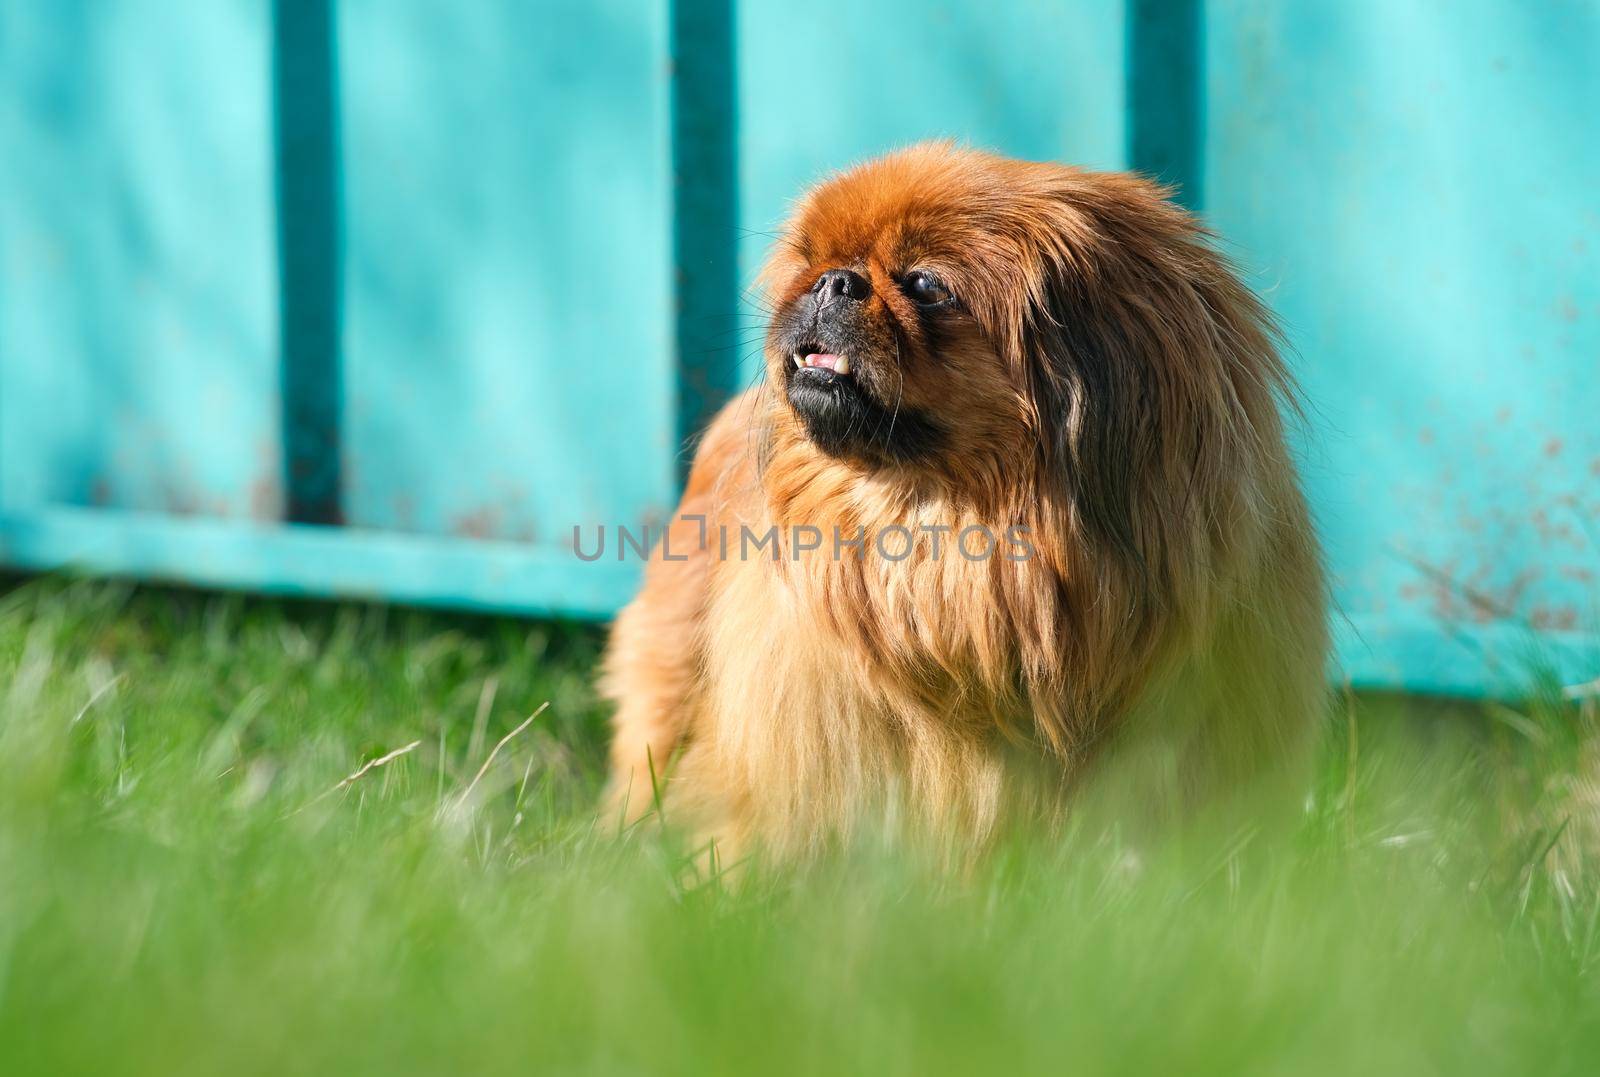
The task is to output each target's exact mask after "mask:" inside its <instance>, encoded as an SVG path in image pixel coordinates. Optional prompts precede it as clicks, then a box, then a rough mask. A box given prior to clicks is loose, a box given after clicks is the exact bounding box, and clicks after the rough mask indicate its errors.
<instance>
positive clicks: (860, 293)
mask: <svg viewBox="0 0 1600 1077" xmlns="http://www.w3.org/2000/svg"><path fill="white" fill-rule="evenodd" d="M811 291H812V292H813V293H814V294H815V295H816V297H817V306H819V307H825V306H827V305H828V304H829V303H832V302H833V301H834V300H835V299H865V298H867V296H869V295H871V294H872V285H871V284H869V283H868V282H867V278H866V277H863V276H862V275H861V274H860V273H856V272H854V271H852V270H849V269H830V270H828V271H827V272H826V273H824V274H823V275H822V276H820V277H818V278H817V283H815V284H813V285H812V286H811Z"/></svg>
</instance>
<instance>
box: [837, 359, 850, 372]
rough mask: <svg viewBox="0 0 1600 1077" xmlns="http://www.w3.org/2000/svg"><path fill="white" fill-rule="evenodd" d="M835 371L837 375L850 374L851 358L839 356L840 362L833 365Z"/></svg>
mask: <svg viewBox="0 0 1600 1077" xmlns="http://www.w3.org/2000/svg"><path fill="white" fill-rule="evenodd" d="M833 370H834V373H836V374H848V373H850V357H849V356H848V355H841V356H839V361H838V362H837V363H835V364H834V365H833Z"/></svg>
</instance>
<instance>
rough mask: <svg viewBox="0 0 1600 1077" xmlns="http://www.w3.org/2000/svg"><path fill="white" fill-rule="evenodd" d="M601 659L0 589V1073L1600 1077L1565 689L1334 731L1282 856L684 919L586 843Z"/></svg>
mask: <svg viewBox="0 0 1600 1077" xmlns="http://www.w3.org/2000/svg"><path fill="white" fill-rule="evenodd" d="M599 646H600V637H599V635H598V634H597V633H595V632H593V631H591V630H588V629H582V628H576V627H570V626H550V625H529V624H526V623H519V622H512V621H506V620H492V619H467V618H451V617H445V616H439V615H431V614H421V613H414V612H403V611H397V610H385V609H382V608H379V607H355V606H326V605H313V604H303V605H302V604H284V603H275V602H269V601H264V600H245V599H239V598H231V597H217V596H207V595H197V594H191V593H184V592H173V591H162V590H145V589H134V588H131V587H128V586H125V585H120V584H110V583H94V582H63V581H37V582H26V583H20V584H13V585H11V586H10V587H9V588H8V589H6V590H5V591H4V592H3V593H0V1072H4V1073H6V1074H23V1073H52V1074H54V1073H77V1072H83V1073H89V1072H93V1073H97V1074H103V1073H150V1074H175V1073H177V1074H184V1073H193V1074H215V1073H224V1072H226V1073H263V1074H285V1073H360V1072H374V1073H376V1072H383V1073H411V1072H417V1073H490V1072H518V1073H528V1072H561V1073H567V1072H580V1073H612V1072H678V1073H696V1074H700V1073H752V1072H763V1073H765V1072H779V1073H781V1072H812V1073H838V1072H870V1073H900V1074H925V1073H937V1072H952V1073H970V1072H1005V1071H1009V1070H1018V1071H1028V1072H1038V1071H1050V1072H1061V1071H1063V1070H1067V1069H1070V1070H1073V1071H1081V1072H1123V1073H1147V1072H1172V1071H1182V1072H1215V1073H1241V1072H1272V1073H1280V1072H1327V1073H1336V1072H1337V1073H1351V1072H1362V1073H1366V1072H1375V1071H1376V1072H1397V1073H1408V1074H1409V1073H1417V1072H1438V1073H1452V1074H1455V1073H1479V1072H1540V1073H1559V1072H1574V1073H1577V1072H1592V1071H1593V1070H1594V1067H1595V1065H1596V1059H1600V990H1597V983H1596V974H1597V964H1600V886H1597V870H1596V868H1597V864H1596V859H1595V855H1596V854H1595V840H1596V837H1597V835H1600V829H1597V825H1596V824H1597V819H1596V815H1595V810H1596V809H1595V804H1596V800H1595V797H1596V788H1595V786H1594V785H1593V784H1591V783H1592V781H1593V778H1594V777H1595V775H1596V770H1595V763H1596V760H1595V758H1594V755H1593V747H1592V745H1593V743H1594V742H1593V741H1592V739H1591V732H1592V729H1591V727H1592V725H1593V723H1594V720H1595V715H1594V714H1593V712H1592V710H1590V711H1585V710H1584V709H1583V708H1581V707H1579V706H1577V705H1576V704H1570V703H1564V702H1562V701H1561V700H1560V699H1559V697H1558V695H1556V694H1553V693H1546V694H1545V695H1544V696H1543V697H1540V698H1535V699H1532V700H1530V701H1529V702H1527V703H1526V704H1523V705H1519V706H1517V707H1504V708H1489V709H1480V708H1476V707H1471V706H1465V705H1441V704H1435V705H1428V706H1424V705H1422V704H1420V703H1415V702H1407V701H1404V700H1397V699H1383V698H1364V699H1359V700H1346V701H1345V703H1344V704H1343V705H1340V706H1338V707H1336V708H1335V709H1336V710H1337V712H1338V713H1337V714H1336V715H1335V718H1334V721H1333V723H1332V725H1331V727H1330V731H1329V735H1328V738H1327V743H1326V746H1325V749H1324V751H1323V753H1322V760H1321V763H1320V765H1319V767H1318V772H1317V774H1316V776H1315V777H1314V779H1313V780H1312V781H1311V783H1310V785H1309V787H1308V789H1307V792H1306V797H1305V800H1304V803H1303V804H1302V805H1297V807H1296V811H1295V813H1294V817H1293V818H1292V819H1290V820H1288V821H1287V822H1286V823H1285V824H1284V825H1279V826H1262V827H1259V828H1243V829H1241V828H1238V827H1232V828H1224V829H1214V828H1210V827H1207V826H1204V825H1201V824H1195V825H1193V826H1190V827H1185V828H1183V829H1182V830H1181V831H1180V832H1176V833H1170V834H1166V835H1163V836H1160V837H1159V838H1157V837H1149V836H1146V837H1144V838H1141V839H1138V840H1135V839H1133V838H1130V837H1127V836H1126V835H1125V832H1124V831H1123V830H1121V829H1120V828H1119V826H1118V825H1117V821H1116V819H1115V818H1114V817H1102V818H1097V819H1094V820H1091V819H1083V820H1080V821H1079V822H1078V824H1077V825H1075V826H1074V827H1073V828H1072V830H1071V832H1070V833H1069V834H1067V835H1066V836H1064V837H1057V838H1055V839H1046V838H1043V837H1041V836H1039V835H1028V834H1018V835H1015V836H1013V837H1011V838H1009V839H1008V840H1007V841H1006V842H1004V843H1003V844H1002V846H1001V847H1000V848H999V849H998V850H997V851H996V852H995V853H994V854H993V855H992V856H990V857H989V858H987V859H985V860H984V861H983V862H982V863H981V864H979V865H978V866H977V867H976V868H974V869H972V870H970V871H968V872H966V873H964V874H962V875H960V876H958V877H954V878H952V877H948V876H945V875H941V874H940V873H939V872H937V871H935V870H932V869H930V868H928V867H926V866H925V865H923V864H920V863H919V862H917V861H916V860H915V859H914V858H911V857H909V856H907V855H900V854H896V853H894V852H892V851H886V850H870V849H869V850H857V851H855V852H853V853H850V854H848V855H845V856H841V857H840V858H839V859H837V860H835V861H832V862H829V863H827V864H824V865H821V866H818V867H816V868H813V869H811V870H809V871H807V872H805V873H803V874H799V875H795V876H792V877H783V876H777V875H771V874H759V875H755V876H753V877H751V878H749V879H747V880H746V881H745V883H744V884H743V885H741V886H739V887H737V888H733V887H726V886H722V885H718V884H716V883H711V884H705V885H699V886H690V885H685V883H684V880H685V879H686V877H687V869H686V863H685V860H684V859H683V857H682V855H681V852H680V851H679V850H677V849H675V848H674V847H673V846H672V845H671V844H670V843H666V842H662V841H659V840H656V839H655V838H653V837H649V836H647V835H644V834H641V833H635V834H633V835H630V836H628V837H626V838H621V839H619V837H618V836H617V833H616V826H615V825H614V823H613V822H612V821H610V820H604V819H600V820H597V819H596V818H595V817H594V815H593V812H592V810H591V805H592V798H593V796H594V793H595V790H596V788H597V784H598V774H599V767H600V763H601V760H602V757H603V737H604V728H603V712H602V710H601V709H600V707H599V706H598V705H597V703H596V700H595V699H594V696H593V694H592V690H591V688H590V684H589V678H590V670H591V667H592V664H593V661H594V659H595V657H596V656H597V654H598V651H599ZM546 701H548V702H549V703H550V708H549V710H548V711H546V712H545V713H544V714H543V715H541V716H540V717H539V718H538V719H537V720H536V721H535V722H533V723H532V725H531V726H529V727H528V728H527V729H526V730H525V731H523V732H521V733H520V734H518V735H517V736H515V737H512V738H511V739H510V740H509V741H507V742H506V744H505V746H504V747H503V748H502V749H501V750H500V751H499V753H498V754H496V755H495V756H494V758H493V761H492V763H490V765H489V766H488V768H487V769H486V770H483V776H482V778H481V780H479V781H478V782H477V784H476V786H472V782H473V780H474V777H475V776H476V775H477V774H478V773H479V772H480V770H482V769H483V764H484V762H485V760H486V759H488V758H489V757H490V754H491V751H492V749H493V748H494V746H495V744H496V743H497V742H498V741H499V740H500V739H501V738H502V737H504V736H505V735H506V734H507V733H509V732H511V731H512V730H514V729H515V728H516V727H517V726H518V725H519V724H520V723H521V722H522V721H523V719H525V718H526V717H527V716H528V715H529V714H531V713H532V712H533V711H534V710H535V709H536V708H537V707H538V706H539V705H540V704H542V703H545V702H546ZM413 743H415V744H416V746H415V747H414V748H412V749H411V750H410V751H409V752H407V753H406V754H404V755H401V756H398V757H396V758H394V759H393V760H392V761H390V762H388V763H386V764H384V765H382V766H377V767H373V768H372V769H370V770H368V771H366V772H365V773H364V774H362V775H361V776H360V777H359V778H356V779H354V780H352V781H350V782H348V783H347V784H344V785H342V786H341V785H340V784H339V783H340V782H341V780H342V779H344V778H345V777H346V776H347V775H349V774H351V773H352V772H354V771H355V770H357V769H358V768H359V767H360V766H361V765H362V764H364V763H366V762H368V761H370V760H373V759H376V758H380V757H382V756H383V755H385V754H387V753H389V752H392V751H394V750H396V749H399V748H403V747H406V746H408V745H411V744H413ZM469 787H471V788H470V793H469Z"/></svg>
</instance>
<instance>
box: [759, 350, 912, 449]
mask: <svg viewBox="0 0 1600 1077" xmlns="http://www.w3.org/2000/svg"><path fill="white" fill-rule="evenodd" d="M786 350H787V351H788V353H789V362H790V363H791V364H793V365H792V366H790V367H789V368H788V378H787V379H786V382H787V385H786V389H787V393H786V395H787V396H788V399H789V405H790V407H792V408H793V409H794V411H795V414H796V415H798V416H799V417H800V419H801V421H802V422H803V423H804V424H805V428H806V433H807V434H808V435H810V438H811V440H812V441H813V442H814V443H816V445H817V446H818V447H819V448H820V449H822V451H823V452H825V453H828V454H829V455H833V456H854V457H865V458H868V459H877V460H884V459H887V460H894V461H899V462H905V461H909V460H911V459H914V458H916V457H919V456H923V455H925V454H927V453H930V452H932V451H933V450H934V448H935V447H936V446H937V445H938V444H939V442H940V440H941V438H940V436H939V432H938V428H937V427H936V426H935V424H934V423H933V422H932V421H931V420H930V419H929V418H928V417H927V416H925V415H923V414H922V413H921V412H919V411H917V410H916V409H915V408H908V407H902V406H900V405H899V404H898V403H897V404H896V405H895V406H893V407H889V406H885V405H884V404H883V403H881V402H880V401H879V398H878V396H877V394H876V393H875V392H874V391H873V389H874V386H873V384H872V381H873V378H872V375H873V373H874V370H873V369H872V367H871V365H870V364H867V366H866V368H865V369H863V360H862V359H861V358H860V356H859V355H857V356H852V355H851V354H850V353H848V352H846V351H843V350H838V351H829V350H827V349H826V346H825V345H823V344H821V343H820V342H819V341H814V340H805V339H803V338H802V339H801V340H800V341H799V342H798V343H796V344H794V345H792V346H791V347H789V348H788V349H786Z"/></svg>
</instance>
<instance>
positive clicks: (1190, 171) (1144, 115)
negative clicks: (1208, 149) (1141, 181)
mask: <svg viewBox="0 0 1600 1077" xmlns="http://www.w3.org/2000/svg"><path fill="white" fill-rule="evenodd" d="M1204 34H1205V13H1204V11H1203V5H1202V2H1201V0H1130V2H1129V4H1128V44H1127V50H1128V52H1127V65H1126V70H1127V84H1126V85H1127V91H1126V92H1127V106H1128V162H1129V164H1130V165H1131V166H1132V167H1133V168H1134V169H1136V170H1138V171H1140V172H1143V173H1145V174H1146V175H1149V176H1153V177H1155V178H1157V179H1159V180H1161V181H1162V182H1163V183H1167V184H1171V185H1172V186H1173V187H1175V188H1176V189H1177V195H1178V200H1179V201H1180V202H1182V203H1183V204H1184V205H1186V206H1188V207H1189V208H1190V209H1198V208H1200V206H1201V205H1202V204H1203V202H1204V195H1205V191H1204V190H1203V185H1202V180H1203V176H1202V171H1203V167H1204V159H1203V146H1204V137H1205V128H1204V123H1205V113H1204V109H1205V82H1204V79H1205V71H1204V67H1203V66H1202V63H1203V61H1202V57H1203V55H1204V49H1205V38H1204Z"/></svg>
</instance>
